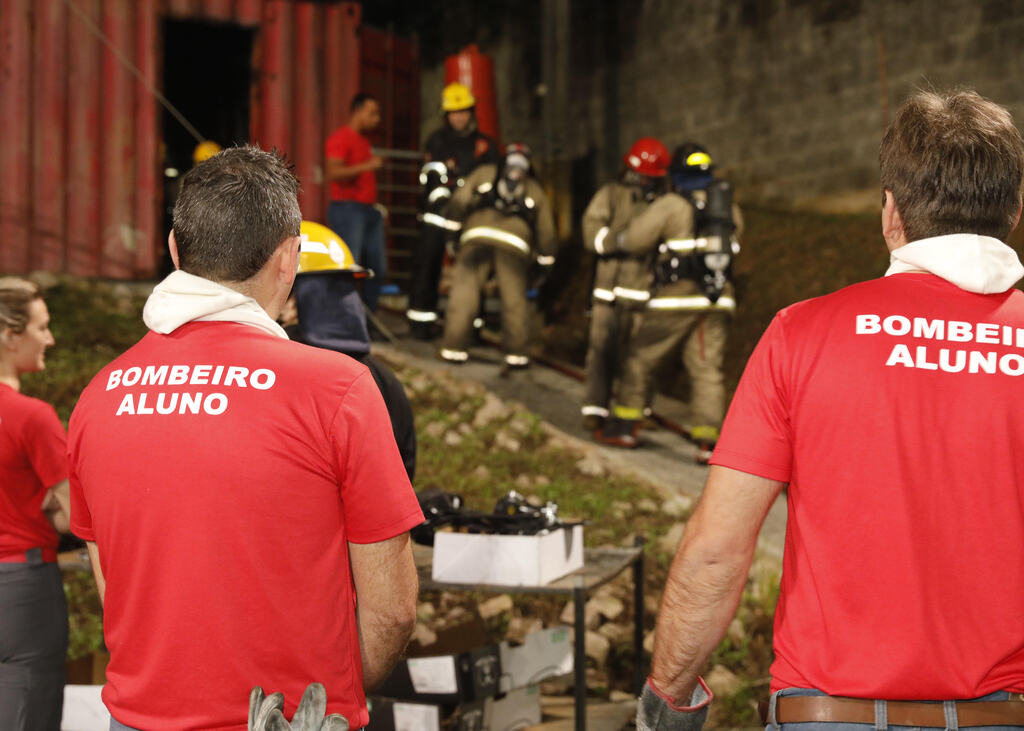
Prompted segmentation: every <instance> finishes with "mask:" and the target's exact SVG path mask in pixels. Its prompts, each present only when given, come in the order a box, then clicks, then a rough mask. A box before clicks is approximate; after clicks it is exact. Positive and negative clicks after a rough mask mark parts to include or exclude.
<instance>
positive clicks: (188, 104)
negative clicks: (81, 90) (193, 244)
mask: <svg viewBox="0 0 1024 731" xmlns="http://www.w3.org/2000/svg"><path fill="white" fill-rule="evenodd" d="M255 33H256V31H255V30H253V29H249V28H244V27H242V26H240V25H236V24H233V23H204V22H200V21H193V20H170V19H165V20H164V22H163V40H164V59H163V61H164V65H163V72H164V84H163V93H164V96H166V97H167V100H168V101H169V102H170V103H171V104H172V105H174V106H175V107H176V108H177V109H178V111H179V112H181V114H182V116H184V117H185V119H187V120H188V122H189V123H190V124H191V125H192V126H193V127H195V129H196V130H197V131H198V132H199V134H200V135H201V136H202V137H203V138H205V139H207V140H212V141H214V142H216V143H217V144H218V145H220V146H221V147H228V146H230V145H235V144H240V143H244V142H247V141H248V140H249V99H250V85H251V83H252V50H253V42H254V36H255ZM163 142H164V161H163V166H164V236H165V238H166V234H167V233H168V232H169V231H170V229H171V212H172V211H173V210H174V202H175V200H176V199H177V193H178V187H179V185H180V183H181V176H182V175H184V174H185V173H186V172H187V171H188V170H189V168H191V167H192V153H193V151H194V150H195V147H196V145H197V144H198V141H197V140H196V139H195V137H194V136H193V134H192V133H191V132H190V131H189V130H188V129H186V128H185V126H184V125H182V124H181V122H179V121H178V120H177V119H176V118H175V117H174V115H172V114H171V113H170V112H169V111H167V110H166V109H165V110H164V113H163ZM164 258H165V262H164V266H163V267H162V269H163V272H162V273H167V272H168V271H170V262H169V259H168V257H167V256H165V257H164Z"/></svg>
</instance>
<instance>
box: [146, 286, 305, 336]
mask: <svg viewBox="0 0 1024 731" xmlns="http://www.w3.org/2000/svg"><path fill="white" fill-rule="evenodd" d="M197 320H198V321H221V322H238V323H241V324H243V325H250V326H252V327H256V328H259V329H260V330H263V331H264V332H267V333H269V334H271V335H275V336H277V337H279V338H284V339H285V340H287V339H288V335H287V333H285V331H284V329H283V328H282V327H281V326H280V325H278V324H277V323H276V322H274V321H273V320H272V319H270V315H268V314H267V313H266V311H265V310H264V309H263V308H262V307H260V305H259V303H258V302H256V300H254V299H253V298H252V297H249V296H247V295H244V294H242V293H241V292H238V291H235V290H233V289H231V288H230V287H225V286H224V285H223V284H218V283H217V282H213V281H210V280H209V279H204V278H203V277H197V276H195V275H194V274H189V273H188V272H183V271H181V270H180V269H179V270H178V271H175V272H172V273H171V274H169V275H168V276H167V278H166V279H164V280H163V281H162V282H160V284H158V285H156V287H154V288H153V293H152V294H151V295H150V296H149V299H147V300H146V306H145V307H144V308H143V310H142V321H143V322H145V323H146V327H148V328H149V329H150V330H153V331H155V332H158V333H162V334H164V335H166V334H167V333H170V332H174V331H175V330H177V329H178V328H179V327H181V326H182V325H184V324H185V323H186V322H194V321H197Z"/></svg>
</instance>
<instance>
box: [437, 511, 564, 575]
mask: <svg viewBox="0 0 1024 731" xmlns="http://www.w3.org/2000/svg"><path fill="white" fill-rule="evenodd" d="M582 567H583V526H582V525H574V526H570V527H568V528H559V529H557V530H553V531H551V532H550V533H547V534H544V535H534V536H506V535H492V534H485V533H449V532H444V531H442V532H438V533H436V534H435V535H434V564H433V570H432V573H431V576H432V578H433V579H434V581H440V582H448V583H453V584H498V585H502V586H543V585H544V584H547V583H549V582H551V581H554V580H555V579H558V578H561V577H562V576H565V575H566V574H568V573H571V572H573V571H575V570H576V569H579V568H582Z"/></svg>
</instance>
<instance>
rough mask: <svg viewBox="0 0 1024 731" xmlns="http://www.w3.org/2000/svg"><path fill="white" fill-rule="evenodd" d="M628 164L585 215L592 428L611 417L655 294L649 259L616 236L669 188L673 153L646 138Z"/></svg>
mask: <svg viewBox="0 0 1024 731" xmlns="http://www.w3.org/2000/svg"><path fill="white" fill-rule="evenodd" d="M623 163H624V165H625V167H624V168H623V171H622V173H621V175H620V176H619V177H618V179H616V180H613V181H611V182H609V183H606V184H605V185H603V186H602V187H601V188H600V189H599V190H598V191H597V193H596V194H595V195H594V197H593V198H592V199H591V201H590V204H589V205H588V206H587V209H586V211H585V212H584V214H583V244H584V246H585V248H586V249H587V250H589V251H592V252H593V253H594V254H595V255H596V256H597V268H596V272H595V275H594V288H593V292H592V294H591V296H592V305H591V320H590V340H589V344H588V347H587V360H586V381H585V386H584V401H583V406H582V409H581V411H582V413H583V425H584V427H585V428H587V429H591V430H592V429H597V428H598V427H600V426H601V425H602V424H603V422H604V420H605V419H606V418H607V417H608V413H609V412H608V407H609V400H610V398H611V393H612V385H613V383H614V381H615V378H616V377H617V376H618V374H619V369H620V365H621V363H622V359H623V357H624V354H625V352H626V348H627V347H628V345H629V339H630V334H631V332H632V331H633V329H634V328H635V327H636V324H637V323H636V320H637V318H638V317H639V316H640V313H642V312H643V309H644V307H645V305H646V304H647V300H648V299H649V298H650V291H649V289H648V279H649V273H648V267H647V264H646V263H645V261H644V258H643V257H636V256H631V255H628V254H626V253H625V252H623V251H620V250H618V249H616V247H615V245H614V241H615V239H616V238H617V237H618V236H619V235H621V234H622V232H624V231H625V229H626V227H627V226H628V225H629V222H630V221H632V220H633V219H634V218H635V217H636V216H637V215H639V214H640V213H642V212H643V211H645V210H647V208H648V207H649V206H650V205H651V203H652V202H653V201H654V200H655V198H657V197H658V196H659V195H660V194H661V192H662V191H663V190H664V183H665V176H666V175H667V173H668V166H669V153H668V150H667V149H666V147H665V145H663V144H662V143H661V142H660V141H659V140H656V139H655V138H653V137H642V138H640V139H638V140H637V141H636V142H634V143H633V146H632V147H631V148H630V149H629V152H627V153H626V155H625V156H624V157H623Z"/></svg>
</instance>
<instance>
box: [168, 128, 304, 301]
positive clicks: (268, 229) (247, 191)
mask: <svg viewBox="0 0 1024 731" xmlns="http://www.w3.org/2000/svg"><path fill="white" fill-rule="evenodd" d="M298 190H299V181H298V179H297V178H296V177H295V175H294V174H293V173H292V167H291V165H289V164H288V162H287V161H286V160H285V159H284V158H283V157H282V156H281V155H279V154H278V152H277V150H274V151H272V152H264V151H263V150H261V149H260V148H259V147H255V146H252V145H247V146H245V147H231V148H228V149H226V150H224V151H223V152H221V153H218V154H216V155H214V156H213V157H211V158H209V159H208V160H205V161H203V162H201V163H200V164H199V165H196V166H195V167H194V168H192V169H191V170H190V171H189V172H188V173H187V174H186V175H185V177H184V178H183V179H182V182H181V193H180V194H179V195H178V201H177V203H176V204H175V206H174V239H175V241H176V242H177V245H178V263H179V265H180V266H181V268H182V270H184V271H186V272H188V273H189V274H195V275H197V276H200V277H205V278H207V279H212V280H215V281H218V282H242V281H245V280H247V279H249V278H250V277H252V276H253V275H255V274H256V273H257V272H258V271H259V270H260V269H262V268H263V266H264V264H266V263H267V260H268V259H270V256H271V255H272V254H273V253H274V250H275V249H277V247H278V246H279V245H280V244H281V242H282V241H284V240H285V239H287V238H289V237H291V236H298V235H299V227H300V226H301V225H302V214H301V213H300V211H299V202H298V200H297V198H296V195H297V194H298Z"/></svg>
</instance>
